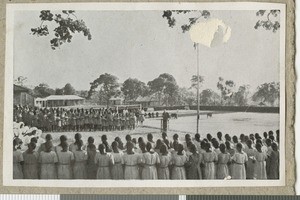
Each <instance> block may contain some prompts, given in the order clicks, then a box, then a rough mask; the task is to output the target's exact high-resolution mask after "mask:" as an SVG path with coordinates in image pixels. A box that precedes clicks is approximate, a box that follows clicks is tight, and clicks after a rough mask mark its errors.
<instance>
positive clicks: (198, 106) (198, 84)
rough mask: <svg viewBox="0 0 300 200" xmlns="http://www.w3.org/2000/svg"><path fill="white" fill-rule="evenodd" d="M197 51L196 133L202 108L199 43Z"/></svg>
mask: <svg viewBox="0 0 300 200" xmlns="http://www.w3.org/2000/svg"><path fill="white" fill-rule="evenodd" d="M196 51H197V131H196V133H199V119H200V113H199V110H200V109H199V108H200V105H199V104H200V102H199V87H200V83H199V81H200V80H199V44H198V43H196Z"/></svg>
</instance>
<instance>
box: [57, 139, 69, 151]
mask: <svg viewBox="0 0 300 200" xmlns="http://www.w3.org/2000/svg"><path fill="white" fill-rule="evenodd" d="M59 140H60V144H59V145H57V146H56V147H55V152H56V153H57V152H61V150H62V149H63V148H62V144H63V143H65V142H67V136H65V135H62V136H60V138H59Z"/></svg>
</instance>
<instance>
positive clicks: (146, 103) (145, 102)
mask: <svg viewBox="0 0 300 200" xmlns="http://www.w3.org/2000/svg"><path fill="white" fill-rule="evenodd" d="M130 104H140V105H141V107H143V108H153V107H157V106H160V104H159V100H158V98H157V97H156V96H155V95H151V96H145V97H142V96H139V97H138V98H137V99H136V100H135V101H130Z"/></svg>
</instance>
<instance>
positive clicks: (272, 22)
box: [254, 10, 280, 33]
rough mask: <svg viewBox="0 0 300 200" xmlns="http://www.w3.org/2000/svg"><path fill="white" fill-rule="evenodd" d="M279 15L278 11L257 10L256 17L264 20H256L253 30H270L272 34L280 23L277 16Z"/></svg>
mask: <svg viewBox="0 0 300 200" xmlns="http://www.w3.org/2000/svg"><path fill="white" fill-rule="evenodd" d="M279 15H280V10H270V11H268V12H267V11H266V10H259V11H257V12H256V16H259V17H263V16H265V19H263V20H258V21H257V22H256V24H255V26H254V28H255V29H258V28H259V27H262V28H264V29H265V30H272V31H273V32H274V33H275V32H276V31H277V30H278V29H279V28H280V23H279V21H278V20H279V19H278V16H279Z"/></svg>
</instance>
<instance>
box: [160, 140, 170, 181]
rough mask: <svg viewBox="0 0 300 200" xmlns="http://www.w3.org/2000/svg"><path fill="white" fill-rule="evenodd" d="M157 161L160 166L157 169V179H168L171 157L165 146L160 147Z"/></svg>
mask: <svg viewBox="0 0 300 200" xmlns="http://www.w3.org/2000/svg"><path fill="white" fill-rule="evenodd" d="M159 160H160V164H159V165H158V169H157V175H158V179H170V171H169V165H170V162H171V155H170V154H169V152H168V149H167V146H166V145H165V144H162V145H161V146H160V156H159Z"/></svg>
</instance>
